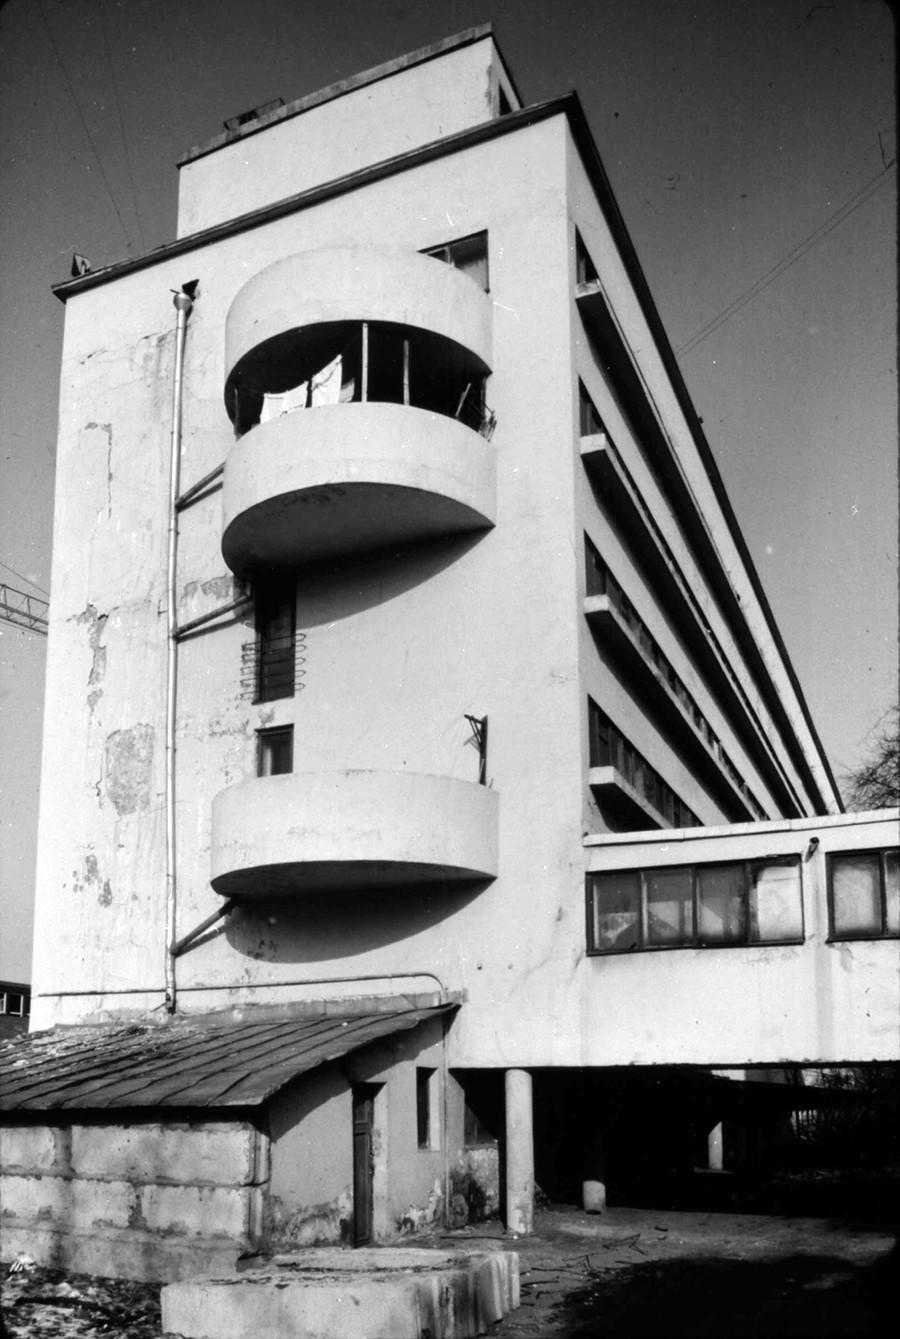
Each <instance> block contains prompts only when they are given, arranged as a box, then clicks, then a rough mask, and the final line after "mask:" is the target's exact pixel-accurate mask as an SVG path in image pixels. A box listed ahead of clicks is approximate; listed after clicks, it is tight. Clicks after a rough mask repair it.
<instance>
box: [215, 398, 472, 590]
mask: <svg viewBox="0 0 900 1339" xmlns="http://www.w3.org/2000/svg"><path fill="white" fill-rule="evenodd" d="M496 475H497V468H496V456H495V452H494V448H493V447H492V446H491V445H490V443H489V442H487V441H485V439H484V438H483V437H481V436H479V434H478V433H476V432H473V430H472V429H471V428H467V427H465V426H464V425H463V424H462V423H459V422H458V421H457V420H455V419H451V418H447V417H446V416H445V415H443V414H432V413H429V412H428V411H427V410H423V409H413V408H411V407H410V406H408V405H396V404H386V403H381V404H379V403H376V402H374V401H369V402H368V403H357V404H346V405H327V406H323V407H321V408H318V409H299V410H295V411H294V412H293V413H291V414H283V415H282V416H281V417H280V418H276V419H272V420H270V421H269V422H268V423H261V424H259V426H258V427H255V428H252V429H251V430H250V431H249V432H248V433H246V435H245V436H244V437H242V438H240V439H239V440H238V441H237V442H235V444H234V446H233V447H232V448H231V452H230V454H229V456H228V460H227V462H226V465H225V482H224V492H223V499H222V513H223V515H222V528H223V537H222V553H223V555H224V558H225V561H226V563H227V564H228V566H229V567H230V568H231V570H232V571H233V572H236V573H238V574H240V575H246V574H247V573H249V572H251V571H252V570H253V569H254V567H260V566H266V567H270V568H271V567H294V566H296V565H297V564H299V563H302V562H309V561H312V560H317V559H322V558H327V557H336V556H343V555H347V554H350V553H362V552H369V551H371V550H374V549H377V548H383V547H385V546H387V545H396V544H405V543H412V542H414V541H417V540H421V539H433V538H437V537H438V536H441V535H450V534H459V533H461V532H463V531H466V530H478V529H486V528H488V527H490V526H492V525H493V524H494V520H495V516H496Z"/></svg>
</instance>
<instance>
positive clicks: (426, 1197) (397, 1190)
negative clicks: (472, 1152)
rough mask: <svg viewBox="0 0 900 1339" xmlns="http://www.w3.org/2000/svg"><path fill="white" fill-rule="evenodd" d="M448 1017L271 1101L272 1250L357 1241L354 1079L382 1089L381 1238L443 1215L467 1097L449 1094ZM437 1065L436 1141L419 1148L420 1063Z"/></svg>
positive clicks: (376, 1215) (378, 1157) (377, 1225)
mask: <svg viewBox="0 0 900 1339" xmlns="http://www.w3.org/2000/svg"><path fill="white" fill-rule="evenodd" d="M440 1029H441V1025H440V1023H435V1024H430V1025H428V1026H427V1027H422V1028H420V1029H417V1031H416V1033H415V1034H414V1035H410V1034H406V1033H403V1034H400V1035H399V1036H398V1037H397V1038H396V1039H395V1040H393V1041H392V1042H390V1043H386V1044H383V1045H379V1046H375V1047H367V1048H366V1050H365V1051H363V1052H360V1053H359V1054H355V1055H351V1056H348V1057H347V1058H346V1059H345V1060H344V1061H342V1062H340V1063H337V1064H334V1065H328V1066H325V1067H324V1068H322V1069H319V1070H316V1071H315V1072H314V1073H312V1074H310V1075H305V1076H303V1077H301V1078H300V1079H297V1080H296V1081H295V1082H294V1083H293V1084H291V1085H289V1086H288V1087H287V1088H285V1089H284V1090H283V1091H282V1092H281V1093H279V1094H278V1095H277V1096H276V1097H275V1098H274V1099H273V1100H272V1102H271V1103H270V1106H269V1134H270V1138H271V1159H272V1175H271V1186H270V1195H269V1199H268V1210H267V1219H266V1240H267V1244H268V1245H269V1247H270V1248H271V1249H273V1250H291V1249H296V1248H297V1247H300V1246H310V1245H317V1244H320V1243H325V1242H338V1241H344V1242H347V1243H351V1242H352V1240H353V1143H352V1085H353V1084H355V1083H365V1084H373V1085H380V1091H379V1092H378V1094H377V1096H376V1098H375V1131H374V1146H373V1152H374V1163H375V1166H374V1206H373V1226H374V1233H375V1238H376V1239H377V1240H385V1239H389V1238H392V1237H396V1236H398V1235H401V1236H402V1235H403V1234H404V1233H408V1232H413V1231H419V1230H422V1229H424V1228H427V1227H429V1226H431V1225H433V1224H435V1223H438V1222H442V1221H443V1218H444V1212H445V1203H446V1187H447V1177H448V1168H449V1166H450V1165H451V1163H452V1162H456V1161H457V1160H458V1158H459V1156H460V1152H461V1150H460V1143H461V1111H462V1108H461V1104H460V1102H459V1100H454V1101H452V1102H451V1103H450V1105H449V1106H448V1108H447V1109H445V1107H444V1103H443V1075H444V1055H443V1047H442V1044H441V1038H440ZM417 1066H422V1067H425V1068H429V1069H432V1070H434V1071H435V1083H434V1084H433V1087H432V1099H433V1102H432V1122H433V1123H432V1132H433V1137H432V1140H431V1145H432V1146H431V1147H429V1148H424V1149H423V1148H419V1146H418V1141H417V1126H416V1068H417Z"/></svg>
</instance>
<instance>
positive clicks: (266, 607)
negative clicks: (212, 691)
mask: <svg viewBox="0 0 900 1339" xmlns="http://www.w3.org/2000/svg"><path fill="white" fill-rule="evenodd" d="M253 598H254V625H255V633H256V636H255V642H254V646H255V665H254V684H253V701H254V703H261V702H279V701H281V700H282V699H284V698H291V697H295V696H296V694H297V581H296V578H295V577H286V578H275V579H269V580H267V581H265V582H264V583H261V584H260V585H258V586H257V588H256V589H255V590H254V596H253ZM279 605H280V606H281V608H282V609H287V612H288V623H289V625H290V631H289V632H288V633H273V631H272V625H273V624H275V623H276V620H277V618H278V616H279V613H278V612H275V611H276V610H277V608H278V606H279ZM279 640H281V641H283V642H284V643H285V644H284V646H283V647H278V646H277V642H278V641H279ZM288 666H290V675H289V676H288V673H287V667H288Z"/></svg>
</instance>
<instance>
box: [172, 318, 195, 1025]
mask: <svg viewBox="0 0 900 1339" xmlns="http://www.w3.org/2000/svg"><path fill="white" fill-rule="evenodd" d="M173 302H174V306H175V312H176V321H175V372H174V384H173V387H172V441H171V452H170V456H169V527H168V544H167V557H166V641H167V648H166V961H165V983H166V1010H167V1011H168V1012H169V1013H170V1014H173V1013H174V1012H175V1009H176V1007H177V997H176V991H175V951H174V950H175V925H176V917H175V912H176V905H177V883H176V878H175V709H176V696H177V686H178V683H177V679H178V635H177V634H178V624H177V620H176V613H177V608H176V605H177V588H176V562H177V558H178V505H177V504H178V496H179V486H180V477H181V415H182V402H183V390H184V344H185V337H186V334H187V320H188V317H189V316H190V314H191V309H192V308H193V305H194V304H193V302H192V300H191V298H190V297H189V296H188V294H187V293H184V292H181V293H176V294H175V297H174V299H173Z"/></svg>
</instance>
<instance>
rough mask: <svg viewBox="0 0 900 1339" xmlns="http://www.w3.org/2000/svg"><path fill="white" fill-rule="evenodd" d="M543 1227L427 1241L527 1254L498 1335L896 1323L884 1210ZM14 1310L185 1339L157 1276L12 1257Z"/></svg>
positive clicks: (25, 1322)
mask: <svg viewBox="0 0 900 1339" xmlns="http://www.w3.org/2000/svg"><path fill="white" fill-rule="evenodd" d="M535 1229H536V1230H535V1233H534V1235H533V1236H531V1237H524V1238H520V1239H518V1240H516V1239H512V1238H509V1237H507V1236H506V1235H505V1234H504V1232H503V1230H502V1228H501V1227H500V1225H499V1224H496V1225H495V1224H484V1225H481V1226H480V1227H478V1228H467V1229H463V1230H462V1231H460V1232H453V1233H446V1234H442V1235H441V1236H439V1237H436V1238H428V1239H420V1240H417V1242H416V1245H424V1244H426V1243H428V1244H431V1245H434V1246H439V1247H443V1248H446V1247H449V1246H452V1245H458V1246H460V1247H465V1246H466V1245H471V1246H472V1247H473V1248H480V1249H484V1248H485V1247H488V1246H490V1245H495V1246H496V1247H497V1248H499V1249H507V1250H516V1251H518V1252H519V1256H520V1268H521V1279H522V1305H521V1306H520V1307H519V1309H518V1310H517V1311H515V1312H513V1313H512V1314H511V1315H510V1316H508V1317H507V1318H506V1319H505V1320H503V1321H501V1322H500V1323H499V1324H497V1325H495V1326H493V1327H492V1329H491V1331H490V1336H491V1339H620V1336H621V1339H656V1336H659V1337H660V1339H670V1337H671V1339H675V1337H676V1336H705V1337H708V1339H713V1336H715V1339H720V1336H729V1337H732V1336H733V1337H734V1339H749V1337H750V1336H753V1337H754V1339H757V1337H758V1339H778V1336H808V1337H809V1339H818V1337H819V1336H841V1337H842V1339H863V1337H865V1339H873V1337H875V1336H880V1335H887V1334H888V1333H890V1334H894V1333H896V1315H897V1311H898V1307H897V1301H898V1296H900V1292H898V1280H900V1269H898V1265H900V1255H898V1249H897V1243H896V1234H895V1233H894V1232H893V1231H891V1230H890V1229H889V1228H888V1227H887V1226H886V1225H885V1224H884V1223H883V1222H881V1223H878V1222H875V1223H873V1222H871V1221H869V1222H865V1221H860V1220H853V1219H847V1218H843V1219H836V1218H789V1217H785V1216H774V1215H762V1214H736V1213H712V1212H701V1213H686V1212H678V1211H667V1210H654V1209H611V1210H609V1212H608V1213H606V1214H604V1215H602V1216H592V1215H588V1214H584V1213H582V1212H580V1211H578V1210H575V1209H561V1208H554V1207H550V1208H547V1209H543V1210H541V1211H540V1212H539V1213H538V1215H537V1221H536V1224H535ZM411 1244H412V1243H411ZM2 1317H3V1319H2V1320H0V1339H100V1337H101V1336H103V1339H174V1337H172V1336H163V1335H162V1331H161V1329H160V1312H159V1287H158V1286H157V1285H151V1284H140V1283H128V1282H125V1281H122V1280H105V1279H99V1278H91V1277H88V1276H85V1275H77V1274H68V1275H66V1274H62V1273H60V1272H59V1271H51V1270H42V1269H35V1270H33V1271H30V1272H27V1273H17V1274H9V1273H7V1272H6V1269H4V1276H3V1294H2ZM259 1339H265V1336H264V1335H260V1336H259Z"/></svg>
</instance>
